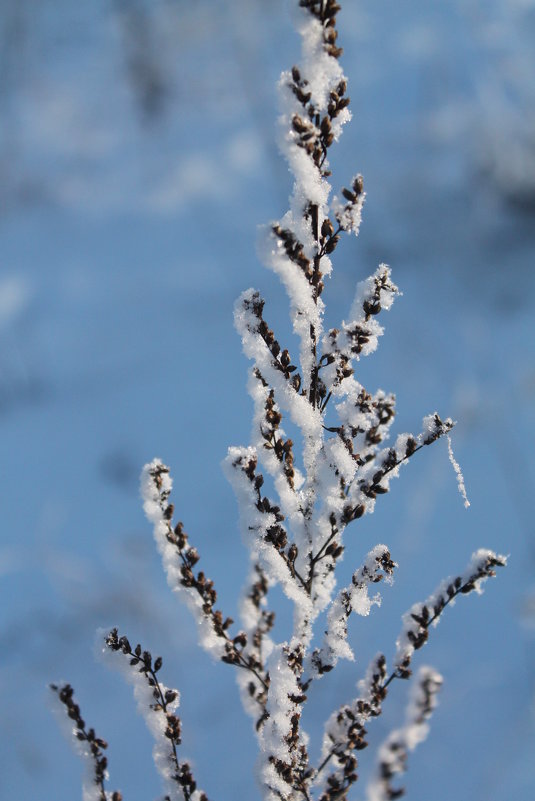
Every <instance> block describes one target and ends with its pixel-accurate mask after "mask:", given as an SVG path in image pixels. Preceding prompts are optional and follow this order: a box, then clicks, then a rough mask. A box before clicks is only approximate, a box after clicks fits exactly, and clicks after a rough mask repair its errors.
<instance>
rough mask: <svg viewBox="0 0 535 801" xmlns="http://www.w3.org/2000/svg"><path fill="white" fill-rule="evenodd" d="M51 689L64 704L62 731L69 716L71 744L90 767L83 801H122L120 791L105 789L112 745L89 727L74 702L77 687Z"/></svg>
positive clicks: (56, 685) (54, 686)
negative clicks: (109, 746)
mask: <svg viewBox="0 0 535 801" xmlns="http://www.w3.org/2000/svg"><path fill="white" fill-rule="evenodd" d="M50 689H51V690H52V692H53V693H54V694H55V696H56V697H57V699H58V702H59V703H60V704H61V710H58V712H60V715H61V721H62V728H67V727H65V726H64V725H63V723H67V721H66V720H65V717H64V716H65V714H66V715H67V719H68V721H69V722H70V723H69V724H68V734H69V735H70V737H71V742H72V743H73V745H74V747H75V750H76V752H77V753H78V754H79V755H80V756H81V757H82V759H83V761H84V762H85V764H86V775H85V776H84V780H83V786H82V795H83V801H122V798H123V796H122V794H121V793H120V792H119V791H118V790H115V791H114V792H112V793H109V792H107V791H106V789H105V782H106V780H107V779H108V759H107V757H106V756H105V755H104V751H105V750H106V749H107V747H108V743H107V742H106V741H105V740H103V739H102V738H101V737H98V736H97V735H96V734H95V730H94V729H92V728H89V729H88V728H87V726H86V723H85V720H84V719H83V718H82V713H81V711H80V707H79V706H78V704H77V703H76V701H75V700H74V690H73V688H72V687H71V685H70V684H61V685H59V684H51V685H50Z"/></svg>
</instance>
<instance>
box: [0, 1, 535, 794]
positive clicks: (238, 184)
mask: <svg viewBox="0 0 535 801" xmlns="http://www.w3.org/2000/svg"><path fill="white" fill-rule="evenodd" d="M288 6H289V4H288V3H285V2H283V1H282V0H233V2H221V0H197V1H196V2H194V3H192V2H186V0H115V2H113V0H106V1H105V0H93V1H92V2H91V3H75V2H69V0H39V1H38V2H37V0H2V2H0V75H1V81H0V126H1V127H0V426H1V440H2V449H3V457H2V489H3V491H2V520H3V523H2V539H1V546H0V577H1V583H0V593H1V595H0V603H1V606H0V608H1V619H0V653H1V659H0V706H1V709H2V715H1V719H2V723H1V727H2V734H1V738H2V739H1V746H0V797H2V798H13V797H16V798H17V799H18V801H30V799H31V801H34V799H39V801H57V799H58V798H72V799H74V798H80V797H81V790H80V773H81V764H80V762H79V761H78V759H77V758H76V757H75V756H74V755H73V754H72V752H71V750H70V746H69V744H67V743H66V742H65V741H64V740H63V738H62V735H61V733H60V731H59V728H58V727H57V725H56V722H55V720H54V719H53V716H52V715H51V713H50V710H49V707H48V700H47V689H46V685H47V683H48V682H49V681H51V680H56V681H57V680H62V679H63V680H66V681H70V682H72V684H73V685H74V687H75V689H76V694H77V698H78V700H79V701H80V704H81V706H82V711H83V713H84V717H85V718H86V720H87V721H88V722H89V723H90V724H91V725H94V726H95V728H96V729H97V732H98V733H99V734H100V735H101V736H103V737H105V738H106V739H107V740H108V741H109V743H110V749H109V751H110V753H109V755H110V767H111V786H112V787H113V788H115V787H118V788H120V789H122V790H123V792H124V796H125V799H131V800H132V801H133V800H134V799H142V798H143V799H148V798H154V797H156V796H157V795H158V793H159V792H160V787H159V783H158V777H157V775H156V773H155V771H154V768H153V766H152V761H151V756H150V752H151V747H152V745H151V741H150V736H149V734H148V733H147V732H146V731H145V728H144V723H143V721H142V719H141V718H139V717H137V715H136V712H135V708H134V703H133V699H132V697H131V691H130V688H129V687H127V686H124V685H123V682H122V679H121V677H120V675H118V674H117V675H115V674H110V673H109V672H108V671H107V669H106V668H105V667H103V666H102V665H100V664H99V663H98V662H96V661H95V659H94V656H93V643H94V635H95V631H96V629H97V627H98V626H107V625H109V626H111V625H117V626H119V628H120V630H121V631H124V632H125V633H127V634H128V635H129V637H130V639H131V640H132V641H134V642H137V641H138V640H139V641H141V642H142V643H143V645H144V646H146V647H148V648H150V649H151V650H152V651H153V653H155V654H162V656H163V657H164V667H163V671H162V676H163V680H164V681H165V682H166V683H167V684H170V685H172V686H177V687H179V688H180V690H181V692H182V705H181V710H180V714H181V717H182V719H183V724H184V726H183V727H184V745H183V750H182V753H183V754H184V755H186V754H187V755H188V757H190V758H191V760H192V761H193V764H194V765H195V771H196V776H197V778H198V780H199V782H200V784H201V786H202V787H203V788H204V789H205V790H206V792H207V793H208V795H209V797H210V798H213V799H214V801H230V799H233V798H255V797H258V793H257V790H256V788H255V784H254V777H253V767H252V766H253V764H254V758H255V744H254V740H253V737H252V732H251V727H250V722H249V720H248V719H247V718H245V716H244V715H243V714H242V712H241V709H240V706H239V700H238V693H237V690H236V688H235V685H234V675H233V671H232V669H231V668H228V667H226V666H225V665H221V664H217V665H213V664H211V663H210V662H209V660H208V657H206V655H205V654H204V653H201V652H200V651H199V650H198V649H197V646H196V636H195V631H194V630H193V625H192V622H191V620H190V618H189V616H188V614H187V612H186V610H183V609H182V608H181V607H180V606H179V605H178V603H177V602H176V600H175V598H173V597H172V596H171V593H170V592H169V591H168V589H167V586H166V583H165V578H164V576H163V572H162V570H161V567H160V564H159V558H158V556H157V554H156V552H155V548H154V546H153V542H152V535H151V530H150V526H149V524H148V523H147V522H146V521H145V520H144V517H143V514H142V510H141V503H140V500H139V494H138V476H139V473H140V470H141V467H142V465H143V464H144V463H145V462H146V461H148V460H150V459H152V458H153V457H154V456H159V457H161V458H163V459H164V460H165V461H167V463H168V464H170V465H171V467H172V473H173V475H174V478H175V494H174V501H175V504H176V507H177V510H178V516H179V518H180V519H182V520H183V521H184V524H185V527H186V530H187V531H188V532H189V534H190V536H191V539H192V541H194V542H195V544H197V545H198V548H199V551H200V552H201V555H202V558H203V562H204V565H203V566H204V569H205V570H206V572H207V574H208V575H209V576H211V577H212V578H214V579H215V581H216V587H217V588H218V589H219V593H220V599H221V606H222V608H223V611H224V612H225V613H226V614H232V615H233V616H235V611H236V587H237V586H239V585H240V584H241V580H242V576H243V572H244V570H245V565H246V553H245V549H244V548H243V546H242V544H241V542H240V538H239V534H238V530H237V513H236V507H235V503H234V499H233V497H232V493H231V490H230V488H229V486H227V484H226V482H225V480H224V478H223V476H222V473H221V470H220V466H219V465H220V461H221V460H222V459H223V457H224V456H225V453H226V448H227V446H228V445H231V444H247V443H248V438H249V427H250V422H249V421H250V412H251V405H250V403H249V400H248V397H247V395H246V390H245V380H246V371H247V367H248V365H247V363H246V360H245V359H244V357H243V356H242V355H241V353H240V343H239V340H238V337H237V335H236V334H235V332H234V331H233V327H232V306H233V302H234V299H235V298H236V297H237V295H238V294H239V293H240V291H241V290H242V289H245V288H246V287H248V286H251V285H254V286H256V287H258V288H259V289H261V291H262V292H263V293H264V294H265V295H266V297H267V305H266V315H267V319H269V320H270V321H271V323H272V324H273V327H274V328H275V332H276V333H280V332H281V331H287V330H288V323H287V321H286V310H287V305H286V297H285V295H284V293H283V291H282V289H281V288H280V287H279V286H278V284H277V282H276V279H275V278H274V277H273V276H272V275H271V274H269V273H267V272H266V271H265V270H264V269H263V268H262V267H261V266H260V264H259V263H258V260H257V259H256V255H255V246H256V245H255V243H256V238H257V227H258V225H260V224H263V223H266V222H268V221H270V220H272V219H275V218H277V217H279V216H281V215H282V214H283V213H284V211H285V209H286V198H287V196H288V193H289V191H290V188H291V187H290V178H289V175H288V172H287V169H286V165H285V164H284V163H283V162H282V160H281V159H280V158H279V156H278V154H277V148H276V144H275V143H276V125H275V119H276V114H277V98H276V90H275V84H276V81H277V79H278V76H279V73H280V71H281V70H282V69H283V68H287V67H289V66H291V65H292V64H293V63H294V62H295V61H296V60H297V53H298V50H297V48H298V40H297V36H296V35H295V33H294V32H293V28H292V25H291V23H290V14H289V8H288ZM339 26H340V31H341V40H342V41H341V43H342V45H343V46H344V48H345V55H344V57H343V65H344V68H345V72H346V74H347V76H348V78H349V88H350V92H349V93H350V95H351V97H352V110H353V115H354V119H353V121H352V123H351V124H350V125H349V126H348V127H346V130H345V133H344V136H343V138H342V140H341V142H340V144H339V146H338V147H336V148H333V153H334V159H333V168H334V176H333V186H334V187H335V188H338V187H339V186H340V185H342V184H344V183H346V184H347V182H348V180H349V179H350V178H351V176H353V175H354V174H355V173H356V172H357V171H360V172H362V173H363V175H364V178H365V186H366V189H367V192H368V200H367V204H366V207H365V213H364V221H363V226H362V229H361V234H360V237H359V239H358V240H355V241H349V240H348V241H347V242H345V243H344V245H343V247H342V246H341V247H340V248H339V249H338V250H337V253H336V256H337V258H336V260H335V274H334V277H333V279H332V280H331V282H330V284H329V286H328V287H327V290H326V292H325V294H324V298H325V300H326V303H327V307H328V315H327V320H328V324H330V325H336V323H337V322H338V321H339V320H340V319H341V318H342V317H343V316H344V314H345V313H346V311H347V310H348V307H349V303H350V300H351V297H352V293H353V289H354V286H355V283H356V282H357V280H360V279H361V278H364V277H366V276H367V275H368V274H369V273H370V272H372V271H373V270H374V269H375V267H376V266H377V264H378V263H379V262H380V261H385V262H387V263H389V264H391V266H392V267H393V270H394V273H393V276H394V280H395V281H396V282H397V283H398V284H399V286H400V288H401V289H402V290H403V292H404V297H403V298H401V299H399V300H398V301H397V302H396V304H395V306H394V308H393V310H392V311H391V312H390V313H389V314H388V316H387V317H386V318H385V323H386V325H387V334H386V336H385V337H384V338H383V340H382V342H381V344H380V348H379V352H378V354H377V355H376V356H374V357H372V358H371V359H370V360H368V361H367V362H366V361H364V362H362V363H361V370H360V373H359V375H358V377H359V379H360V380H361V381H362V382H363V383H364V384H365V385H366V386H367V387H368V389H370V390H374V389H376V388H377V387H378V386H382V387H383V388H384V389H385V390H394V391H395V392H396V393H397V396H398V409H399V413H398V414H399V416H398V422H397V426H395V430H396V431H398V432H401V431H405V430H415V429H418V426H419V422H420V419H421V417H422V416H423V415H424V414H426V413H428V412H431V411H434V410H435V409H436V410H437V411H439V413H440V414H443V415H451V416H452V417H454V418H456V419H457V420H458V421H459V424H458V427H457V428H456V430H455V433H454V448H455V454H456V457H457V459H458V460H459V461H460V463H461V465H462V467H463V470H464V475H465V479H466V484H467V488H468V493H469V497H470V500H471V502H472V506H471V508H470V509H469V510H468V511H465V509H464V508H463V504H462V500H461V499H460V497H459V496H458V494H457V491H456V484H455V476H454V473H453V471H452V469H451V465H450V464H449V462H448V458H447V450H446V445H445V444H444V443H438V444H437V445H435V446H433V448H432V449H431V448H430V449H426V450H425V451H424V452H422V453H421V454H419V455H418V457H417V458H415V459H414V460H413V461H412V463H411V465H410V466H409V468H408V469H406V470H405V471H403V473H402V476H401V478H400V479H399V481H398V482H396V483H395V484H393V487H392V492H391V493H390V494H389V495H388V496H387V497H386V498H384V499H381V502H380V503H378V506H377V511H376V513H375V514H374V515H373V516H371V517H370V518H369V519H368V518H365V519H364V521H362V522H361V523H359V524H358V525H355V526H354V528H353V534H351V529H350V530H349V531H348V537H347V540H346V542H347V546H348V547H347V550H346V557H345V562H344V569H345V570H346V573H347V575H349V574H350V573H351V571H352V568H354V567H355V566H356V565H357V564H360V561H361V558H362V556H363V555H364V554H365V553H366V552H367V550H368V549H369V548H370V547H371V546H372V545H374V544H375V543H376V542H378V541H381V542H387V543H388V544H389V545H390V547H391V549H392V554H393V556H394V558H395V559H396V560H397V561H398V562H399V563H400V568H399V571H398V575H397V580H396V584H395V586H394V588H393V589H392V590H388V588H387V591H385V593H384V599H383V606H382V608H381V610H380V611H379V612H376V613H375V615H374V616H373V619H371V620H369V621H367V620H364V621H356V622H355V624H354V629H353V636H354V641H355V642H357V643H359V644H358V645H357V647H356V649H355V650H356V653H357V657H358V661H357V663H356V664H348V665H344V666H343V667H342V666H340V667H339V668H337V670H336V671H335V673H333V674H331V675H330V676H329V677H328V678H326V679H325V680H324V681H323V682H321V684H320V685H319V686H318V688H317V690H315V692H314V693H313V694H312V695H313V700H312V701H311V707H312V709H311V711H310V713H309V717H308V720H307V721H306V723H305V725H308V727H309V729H310V730H311V731H313V730H315V731H316V733H319V727H320V726H321V723H322V721H323V720H324V719H325V717H326V716H327V715H328V713H329V712H330V711H331V709H332V708H333V707H334V705H335V704H336V705H339V704H340V703H342V702H343V701H344V700H346V699H348V698H349V697H351V696H352V695H353V690H354V685H355V682H356V681H357V679H358V678H360V677H361V675H362V673H363V671H364V669H365V666H366V664H367V660H368V658H369V657H370V656H372V655H373V653H375V651H376V650H377V649H379V648H381V649H383V650H385V653H386V654H387V658H388V657H389V656H390V655H391V654H392V652H393V647H394V640H395V636H396V634H397V632H398V629H399V618H400V615H401V614H402V613H403V612H404V611H405V609H406V608H407V607H408V606H409V605H410V604H411V603H412V602H413V601H416V600H421V599H423V598H425V597H426V596H427V595H428V593H429V592H431V591H432V590H433V589H434V587H435V584H436V583H437V582H438V580H439V579H440V578H442V577H443V576H446V575H449V574H452V573H454V572H455V571H457V570H461V569H463V568H464V566H465V564H466V562H467V561H468V559H469V556H470V554H471V552H472V551H473V550H475V549H476V548H477V547H480V546H485V547H489V548H493V549H495V550H498V551H501V552H503V553H510V554H511V557H510V567H509V568H508V569H507V571H505V572H502V574H501V575H500V576H499V578H498V579H497V580H496V581H495V582H492V583H491V584H489V585H487V588H486V591H485V594H484V596H483V598H482V599H478V598H477V597H476V598H474V597H472V596H471V597H470V598H468V599H462V600H461V601H460V602H459V603H458V605H457V606H456V608H455V609H452V610H451V611H450V610H448V612H449V613H448V614H445V615H444V619H443V620H442V622H441V623H440V626H439V628H438V630H437V631H436V633H435V634H434V636H433V637H432V638H431V642H430V644H429V646H428V647H427V648H426V649H425V651H424V652H422V654H421V657H420V660H419V661H420V663H423V662H425V663H430V664H433V665H434V666H436V667H437V668H438V669H439V670H440V671H441V672H442V673H443V674H444V678H445V684H444V690H443V692H442V695H441V699H440V707H439V709H438V710H437V712H436V714H435V717H434V719H433V723H432V733H431V736H430V738H429V739H428V741H427V742H426V743H425V744H424V745H423V746H422V747H421V748H420V749H419V750H418V751H417V752H416V753H415V754H414V755H413V756H412V757H411V760H410V766H409V772H408V774H407V787H408V794H409V798H412V799H413V801H424V799H429V798H432V799H433V801H446V799H449V798H451V797H455V798H456V799H458V801H469V799H471V800H472V799H485V801H508V800H509V799H511V798H515V801H531V799H533V796H534V788H535V763H534V762H533V759H532V757H533V753H534V752H535V716H534V710H535V706H534V696H535V682H534V667H535V640H534V626H535V532H534V522H533V521H534V520H535V501H534V498H535V493H534V491H533V482H534V479H535V467H534V465H533V458H532V454H533V447H534V445H535V443H534V439H533V431H534V429H535V413H534V399H535V366H534V360H533V356H534V341H535V337H534V326H533V310H534V305H535V303H534V301H535V269H534V267H535V265H534V257H535V80H534V73H535V55H534V50H533V41H534V40H535V3H534V2H530V0H509V2H507V1H506V0H452V2H450V3H443V4H438V3H432V4H430V3H428V2H424V0H409V2H405V3H403V4H399V3H394V2H392V0H390V1H389V2H387V1H386V0H374V2H373V3H372V2H357V0H346V3H345V8H344V9H343V11H342V13H341V15H340V17H339ZM283 338H284V337H283V336H281V339H283ZM342 580H343V577H342ZM276 602H277V608H279V607H280V608H281V609H282V608H283V607H284V605H283V604H280V603H279V599H278V596H276ZM281 615H282V617H284V612H281ZM406 689H407V688H406V686H405V685H404V684H403V683H401V682H400V683H399V686H396V687H393V688H392V692H391V697H390V700H389V703H388V704H387V705H386V706H385V714H384V716H383V717H382V718H381V719H379V720H378V721H377V722H376V724H375V725H374V726H371V727H370V737H371V743H372V746H373V744H374V743H377V742H378V741H380V740H381V738H382V737H383V736H384V735H385V733H386V732H387V731H388V730H389V728H390V727H391V726H395V725H397V723H398V722H399V720H400V717H401V714H402V708H403V701H404V696H405V692H406ZM229 733H230V735H229ZM317 748H319V737H318V738H317ZM315 753H317V750H316V751H315ZM372 764H373V752H372V748H370V749H369V750H368V751H367V752H363V754H362V764H361V770H360V771H359V772H360V774H361V776H362V778H363V782H364V780H365V778H366V774H367V771H368V770H369V768H370V767H371V765H372ZM363 787H364V783H363V785H362V786H361V787H360V788H359V792H360V797H361V798H362V796H363ZM359 792H357V793H356V797H357V798H358V797H359Z"/></svg>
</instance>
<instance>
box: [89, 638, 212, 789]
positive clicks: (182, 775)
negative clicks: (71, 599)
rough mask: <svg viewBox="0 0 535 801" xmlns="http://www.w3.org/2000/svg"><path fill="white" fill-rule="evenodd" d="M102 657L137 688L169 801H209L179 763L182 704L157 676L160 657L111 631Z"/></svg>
mask: <svg viewBox="0 0 535 801" xmlns="http://www.w3.org/2000/svg"><path fill="white" fill-rule="evenodd" d="M102 640H103V645H102V646H101V652H102V655H103V656H104V657H105V658H106V661H107V662H108V663H109V664H110V665H111V666H112V667H117V668H118V669H119V670H121V672H122V673H123V675H124V677H125V679H126V681H128V682H129V683H130V684H132V685H133V687H134V697H135V699H136V701H137V705H138V710H139V712H140V714H141V715H142V716H143V718H144V719H145V722H146V724H147V728H148V729H149V731H150V732H151V734H152V736H153V737H154V741H155V744H154V749H153V758H154V764H155V765H156V768H157V770H158V772H159V773H160V775H161V777H162V780H163V783H164V787H165V791H166V798H168V799H169V801H208V798H207V796H206V794H205V793H203V792H202V791H201V790H198V789H197V784H196V782H195V780H194V778H193V776H192V773H191V769H190V766H189V764H188V763H187V762H179V759H178V755H177V747H178V746H179V745H180V743H181V730H182V725H181V722H180V718H179V717H178V716H177V715H176V714H175V712H176V710H177V707H178V705H179V702H180V694H179V692H178V690H174V689H172V688H170V687H166V686H165V685H164V684H162V682H161V681H160V679H159V677H158V675H157V674H158V673H159V671H160V670H161V668H162V664H163V660H162V658H161V656H158V657H156V659H154V660H153V658H152V654H151V653H150V651H146V650H144V649H143V648H142V647H141V645H140V644H139V643H138V644H137V645H136V646H135V648H132V647H131V645H130V642H129V640H128V638H127V637H125V636H124V635H123V636H120V635H119V633H118V631H117V629H112V630H111V631H110V632H109V633H108V634H107V635H105V636H104V637H103V638H102Z"/></svg>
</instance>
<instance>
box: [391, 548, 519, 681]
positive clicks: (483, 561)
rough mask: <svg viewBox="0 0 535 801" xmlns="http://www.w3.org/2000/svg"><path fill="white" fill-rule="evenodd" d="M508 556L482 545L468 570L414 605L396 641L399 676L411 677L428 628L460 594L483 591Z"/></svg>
mask: <svg viewBox="0 0 535 801" xmlns="http://www.w3.org/2000/svg"><path fill="white" fill-rule="evenodd" d="M506 564H507V557H505V556H502V555H501V554H496V553H494V551H488V550H486V549H485V548H480V549H479V550H478V551H476V552H475V553H474V554H472V559H471V560H470V562H469V564H468V565H467V567H466V569H465V570H464V571H463V573H461V574H460V575H458V576H455V578H449V579H446V580H445V581H443V582H442V583H441V584H440V585H439V587H438V588H437V589H436V590H435V592H434V593H433V594H432V595H430V596H429V598H427V600H426V601H424V603H417V604H414V605H413V606H412V607H411V608H410V609H409V611H408V612H406V613H405V615H404V616H403V628H402V630H401V633H400V635H399V637H398V640H397V643H396V645H397V651H396V658H395V665H396V675H397V677H399V678H403V679H405V678H408V677H409V676H410V675H411V670H410V664H411V661H412V657H413V654H414V652H415V651H417V650H418V649H420V648H421V647H422V646H423V645H425V643H426V642H427V638H428V637H429V629H430V627H431V626H436V625H437V624H438V622H439V619H440V616H441V614H442V612H443V611H444V609H445V608H446V606H448V605H449V604H452V603H454V602H455V599H456V598H457V596H459V595H469V594H470V593H471V592H476V593H478V594H479V595H480V594H481V593H482V592H483V590H482V584H483V583H484V582H485V581H486V580H487V579H489V578H492V577H494V576H495V575H496V568H497V567H505V565H506Z"/></svg>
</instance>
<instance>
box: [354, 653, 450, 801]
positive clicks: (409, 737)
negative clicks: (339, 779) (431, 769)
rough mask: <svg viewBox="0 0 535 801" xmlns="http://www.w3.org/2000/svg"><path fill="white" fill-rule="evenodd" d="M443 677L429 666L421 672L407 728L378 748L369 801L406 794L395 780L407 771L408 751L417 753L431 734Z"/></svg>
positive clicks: (411, 695)
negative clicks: (395, 777) (431, 719)
mask: <svg viewBox="0 0 535 801" xmlns="http://www.w3.org/2000/svg"><path fill="white" fill-rule="evenodd" d="M441 686H442V676H441V675H440V673H437V672H436V670H433V668H431V667H428V666H423V667H421V668H420V669H419V671H418V675H417V676H416V679H415V684H414V686H413V688H412V692H411V694H410V698H409V703H408V705H407V710H406V712H405V725H404V726H403V727H402V728H400V729H396V730H395V731H392V732H391V733H390V734H389V735H388V737H387V738H386V740H385V742H384V743H383V744H382V745H381V746H380V747H379V752H378V764H377V776H376V777H375V778H374V779H373V780H372V781H371V782H370V783H369V784H368V788H367V794H366V801H393V799H395V798H401V796H402V795H405V790H404V789H403V788H402V787H396V788H395V787H393V786H392V779H393V778H394V776H396V775H397V774H399V773H404V772H405V771H406V770H407V758H408V755H409V751H414V749H415V748H416V746H418V745H419V744H420V743H422V742H423V741H424V740H425V739H426V738H427V735H428V734H429V725H428V724H427V720H428V719H429V718H430V717H431V714H432V712H433V710H434V708H435V707H436V704H437V694H438V692H439V690H440V688H441Z"/></svg>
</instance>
